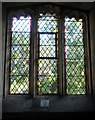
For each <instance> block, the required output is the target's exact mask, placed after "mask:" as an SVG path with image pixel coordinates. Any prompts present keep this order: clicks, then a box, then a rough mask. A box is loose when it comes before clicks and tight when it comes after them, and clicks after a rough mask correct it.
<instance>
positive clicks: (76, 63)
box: [64, 17, 86, 94]
mask: <svg viewBox="0 0 95 120" xmlns="http://www.w3.org/2000/svg"><path fill="white" fill-rule="evenodd" d="M83 23H84V21H83V19H78V20H76V19H75V18H69V17H65V23H64V26H65V30H64V33H65V47H64V48H65V60H66V92H67V94H85V93H86V89H85V62H84V59H85V58H84V55H85V53H84V42H83V34H84V31H83Z"/></svg>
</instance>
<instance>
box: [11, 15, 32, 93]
mask: <svg viewBox="0 0 95 120" xmlns="http://www.w3.org/2000/svg"><path fill="white" fill-rule="evenodd" d="M31 21H32V19H31V17H30V16H27V17H25V16H20V17H19V18H18V19H17V18H16V17H12V28H11V30H10V32H11V62H10V94H28V93H29V59H30V26H31Z"/></svg>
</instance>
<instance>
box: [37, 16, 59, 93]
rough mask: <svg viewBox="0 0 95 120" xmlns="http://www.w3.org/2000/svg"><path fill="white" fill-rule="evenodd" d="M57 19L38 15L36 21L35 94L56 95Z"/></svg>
mask: <svg viewBox="0 0 95 120" xmlns="http://www.w3.org/2000/svg"><path fill="white" fill-rule="evenodd" d="M57 22H58V21H57V18H56V16H55V15H51V14H46V15H43V14H40V18H39V20H38V60H37V61H38V62H37V63H38V65H37V69H38V73H37V93H38V94H57V92H58V80H57V79H58V77H57V51H58V48H57V46H58V45H57V44H58V40H57V39H58V38H57V36H58V27H57V24H58V23H57Z"/></svg>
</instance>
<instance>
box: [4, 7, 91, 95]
mask: <svg viewBox="0 0 95 120" xmlns="http://www.w3.org/2000/svg"><path fill="white" fill-rule="evenodd" d="M50 6H51V5H50ZM46 8H47V7H44V10H45V13H46V12H48V11H49V12H50V11H51V12H53V11H54V10H53V6H52V7H51V9H50V10H49V7H48V9H46ZM58 9H59V8H58ZM70 10H71V9H70ZM22 11H24V12H25V11H27V10H22ZM34 11H35V10H34ZM34 11H33V10H32V12H30V9H29V10H28V12H26V14H29V15H31V16H32V21H33V22H32V28H31V30H32V33H31V42H30V73H32V74H30V81H29V82H30V86H29V94H30V95H32V96H33V97H35V96H37V91H36V75H37V72H36V71H37V67H36V65H37V63H36V52H37V49H36V40H37V20H38V18H39V13H40V12H42V11H43V9H42V8H40V7H39V9H37V11H36V13H35V12H34ZM38 11H39V12H38ZM66 11H67V12H66ZM68 11H69V10H67V9H66V10H65V12H66V13H65V12H62V13H61V14H62V15H60V12H59V11H57V12H56V13H57V15H58V18H59V19H58V29H59V32H58V36H59V41H58V49H59V50H58V51H60V52H59V54H58V63H59V64H58V71H59V73H58V74H59V76H58V79H59V86H60V87H59V89H58V94H57V95H67V94H66V81H65V71H64V68H65V64H64V62H63V61H64V59H65V56H64V55H63V56H62V54H64V48H63V47H60V45H62V44H63V46H64V33H63V32H62V30H63V28H64V26H63V20H64V16H66V15H69V12H68ZM73 11H74V12H76V11H75V10H72V12H71V13H74V12H73ZM19 13H20V11H19V10H18V12H14V13H12V14H11V16H12V15H13V14H18V16H19ZM22 13H23V12H21V14H22ZM34 13H35V14H34ZM76 13H77V14H78V15H79V16H81V15H82V16H85V19H86V21H85V22H84V28H85V29H84V45H85V47H84V48H85V49H84V51H85V58H86V68H85V69H86V74H85V76H86V81H87V82H86V87H87V88H86V90H87V91H86V94H91V76H90V71H91V70H90V67H89V66H90V59H89V53H90V52H89V40H88V25H87V24H88V20H87V16H86V13H84V12H82V13H81V14H80V11H79V12H78V11H77V12H76ZM69 16H70V15H69ZM71 16H72V15H71ZM71 16H70V17H71ZM73 16H76V14H74V15H73ZM9 17H10V15H9ZM9 17H8V19H9ZM7 24H8V28H9V26H10V22H8V23H7ZM8 32H9V31H8ZM33 34H34V35H33ZM6 36H7V45H6V46H8V45H10V42H8V41H9V38H10V35H9V34H7V33H6ZM86 40H87V41H86ZM8 49H9V48H6V50H7V53H8V51H10V49H9V50H8ZM7 53H6V55H7ZM32 58H33V59H32ZM7 59H8V58H7V56H6V67H8V66H9V65H8V64H7ZM59 61H60V62H59ZM8 69H9V68H8ZM8 69H6V70H5V71H6V72H5V73H7V75H8V74H9V73H8ZM5 76H6V75H5ZM32 78H33V79H32ZM6 80H7V79H6V77H5V80H4V81H5V84H7V88H8V86H9V83H7V82H6ZM4 91H5V92H6V94H8V91H9V90H8V89H7V90H4ZM10 95H11V94H10ZM16 95H17V94H16ZM20 95H22V94H20Z"/></svg>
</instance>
